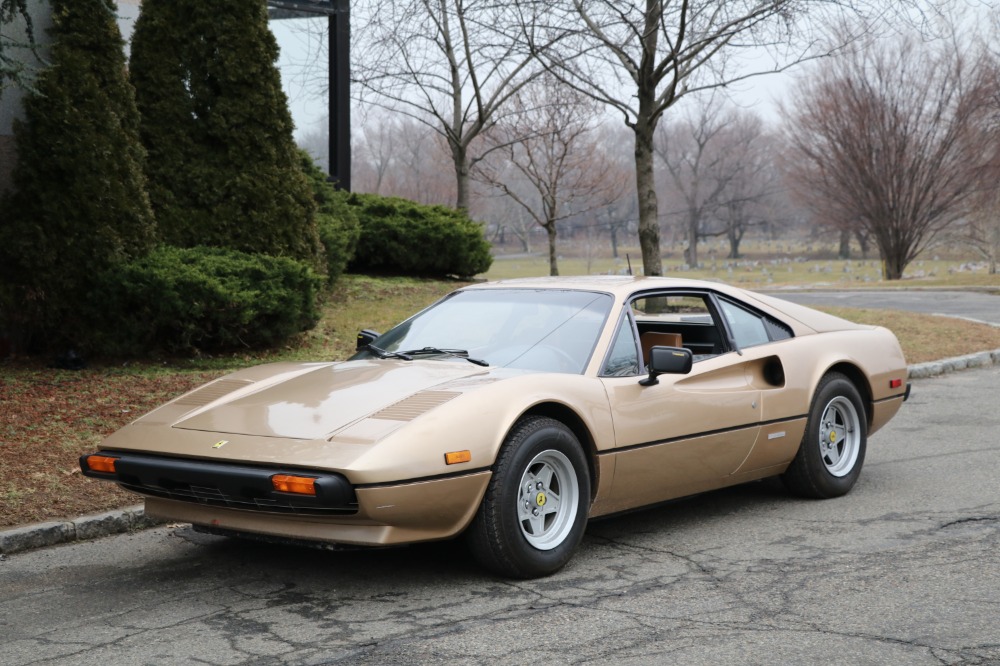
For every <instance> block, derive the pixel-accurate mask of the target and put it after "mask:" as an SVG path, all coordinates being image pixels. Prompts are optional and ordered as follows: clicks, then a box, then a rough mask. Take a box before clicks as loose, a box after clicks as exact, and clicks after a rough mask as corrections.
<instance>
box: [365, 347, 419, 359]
mask: <svg viewBox="0 0 1000 666" xmlns="http://www.w3.org/2000/svg"><path fill="white" fill-rule="evenodd" d="M365 349H367V350H368V351H370V352H371V353H373V354H375V355H376V356H378V357H379V358H401V359H403V360H404V361H412V360H413V357H412V356H409V355H407V354H404V353H403V352H394V351H386V350H384V349H382V348H381V347H376V346H375V345H365Z"/></svg>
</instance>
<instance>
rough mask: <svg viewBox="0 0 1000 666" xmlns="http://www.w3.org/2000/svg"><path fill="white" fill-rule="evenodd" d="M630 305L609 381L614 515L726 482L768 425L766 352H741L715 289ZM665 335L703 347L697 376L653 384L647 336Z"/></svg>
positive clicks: (697, 359)
mask: <svg viewBox="0 0 1000 666" xmlns="http://www.w3.org/2000/svg"><path fill="white" fill-rule="evenodd" d="M630 306H631V307H630V308H628V309H627V312H626V313H625V314H624V316H623V318H622V321H621V324H620V326H619V330H618V333H617V335H616V338H615V340H614V341H613V343H612V349H611V352H610V353H609V355H608V361H607V362H606V363H605V372H604V373H602V374H603V376H602V377H601V381H602V382H603V384H604V388H605V391H606V392H607V396H608V402H609V405H610V408H611V414H612V419H613V423H614V429H615V448H614V449H613V450H612V451H610V452H608V453H606V454H605V455H611V456H614V459H615V460H614V462H615V465H614V470H615V471H614V480H613V482H612V488H611V493H610V496H608V497H607V502H606V504H605V506H604V508H605V509H606V510H608V511H614V510H622V509H626V508H631V507H634V506H641V505H644V504H651V503H655V502H659V501H663V500H667V499H671V498H674V497H680V496H683V495H689V494H692V493H695V492H700V491H703V490H708V489H711V488H717V487H720V486H723V485H726V481H727V479H728V478H729V477H730V476H731V475H732V474H733V472H735V471H736V470H737V469H738V468H739V467H740V466H741V464H742V463H743V461H744V460H746V459H747V456H748V455H749V453H750V451H751V449H752V448H753V446H754V443H755V441H756V439H757V435H758V432H759V429H760V419H761V390H762V387H761V386H760V385H759V384H758V383H757V382H755V381H753V378H754V376H755V375H754V372H753V371H752V370H753V366H754V365H755V364H757V365H759V364H760V362H761V361H760V355H759V354H752V353H744V354H740V353H737V351H735V349H734V348H733V347H734V345H733V344H732V342H731V340H730V338H729V332H728V328H727V327H726V325H725V324H724V323H723V320H722V318H721V314H720V311H719V309H718V306H717V304H716V301H715V300H714V297H712V295H711V294H709V293H707V292H704V293H698V292H684V293H663V294H650V295H645V296H643V297H641V298H640V299H635V300H634V301H633V302H632V303H631V304H630ZM657 332H658V333H661V334H662V333H666V332H669V333H670V334H673V335H678V334H679V335H680V336H681V340H680V342H681V346H683V347H684V348H687V349H689V350H692V349H693V350H695V351H697V352H699V353H697V354H695V355H694V363H693V364H692V368H691V372H690V373H688V374H686V375H659V376H658V377H657V379H658V382H657V383H656V384H654V385H649V386H645V385H642V384H640V383H639V380H640V379H642V378H643V377H645V376H646V373H645V370H644V363H645V361H644V359H643V358H642V340H641V337H642V335H643V334H647V335H648V334H650V333H657ZM630 349H631V352H630ZM630 354H631V359H629V356H630ZM629 373H631V374H629Z"/></svg>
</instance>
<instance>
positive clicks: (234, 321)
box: [94, 247, 321, 355]
mask: <svg viewBox="0 0 1000 666" xmlns="http://www.w3.org/2000/svg"><path fill="white" fill-rule="evenodd" d="M320 284H321V280H320V278H318V277H317V276H316V274H315V273H314V272H313V271H312V269H311V268H310V267H308V266H307V265H306V264H304V263H302V262H299V261H296V260H294V259H289V258H285V257H270V256H267V255H251V254H245V253H243V252H238V251H235V250H224V249H219V248H206V247H197V248H190V249H181V248H174V247H161V248H159V249H157V250H155V251H154V252H152V253H151V254H150V255H149V256H147V257H145V258H143V259H140V260H137V261H133V262H130V263H127V264H124V265H122V266H120V267H118V268H117V269H115V270H113V271H110V272H108V273H106V274H105V275H104V277H103V279H102V280H101V283H100V286H99V288H98V293H97V294H96V296H97V298H95V299H94V301H95V302H100V303H102V304H103V306H102V309H104V310H106V311H108V312H111V313H116V314H115V316H114V319H113V320H112V321H108V322H106V323H103V324H102V320H101V318H100V316H101V315H100V313H97V312H95V313H94V320H95V330H103V333H100V334H99V339H98V340H97V347H98V349H99V350H100V351H102V352H104V353H110V354H115V355H133V354H139V353H147V352H150V351H164V352H171V353H178V352H181V353H186V352H191V351H223V350H228V349H236V348H248V347H249V348H257V347H267V346H273V345H276V344H279V343H281V342H283V341H284V340H286V339H287V338H288V337H290V336H291V335H294V334H295V333H298V332H301V331H304V330H307V329H309V328H311V327H312V326H314V325H315V323H316V322H317V321H318V319H319V313H318V311H317V308H316V297H317V293H318V289H319V287H320Z"/></svg>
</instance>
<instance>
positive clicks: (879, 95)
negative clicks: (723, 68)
mask: <svg viewBox="0 0 1000 666" xmlns="http://www.w3.org/2000/svg"><path fill="white" fill-rule="evenodd" d="M986 65H987V60H986V58H985V57H984V56H983V53H982V52H981V51H980V50H978V49H976V48H974V47H963V48H958V47H957V44H956V43H955V42H954V41H951V42H938V43H936V44H932V43H925V42H921V41H920V40H918V39H916V38H914V37H900V38H898V39H897V40H895V41H893V42H890V43H886V42H883V43H878V44H875V43H870V44H866V45H865V48H863V49H862V48H859V49H856V50H854V51H853V52H851V53H850V54H847V55H844V56H843V57H840V58H837V59H834V60H831V61H829V62H827V63H824V64H823V65H822V66H821V67H819V68H818V71H817V72H815V73H812V75H811V76H810V77H809V78H808V79H803V80H802V81H801V82H800V83H799V85H798V89H797V97H796V99H795V100H794V102H793V103H792V105H791V106H790V108H792V109H794V112H793V113H791V114H790V115H791V116H792V117H791V121H790V123H789V133H790V138H791V142H792V145H793V148H794V150H795V151H797V152H798V153H799V155H800V156H801V157H802V158H803V159H804V160H805V163H806V165H807V166H806V168H803V169H801V170H800V171H799V172H798V173H797V174H796V178H795V182H797V184H798V187H799V188H800V191H801V192H802V193H803V195H804V196H805V197H806V198H808V199H811V200H812V201H813V202H814V205H815V206H822V207H824V208H825V209H827V210H829V211H832V214H833V215H834V217H836V218H839V219H841V220H857V221H858V224H860V226H861V227H862V228H863V229H865V230H867V231H868V232H870V233H871V236H872V238H873V240H874V242H875V244H876V245H877V247H878V248H879V253H880V255H881V258H882V262H883V273H884V275H885V278H886V279H888V280H897V279H899V278H901V277H902V275H903V270H904V269H905V268H906V266H907V265H908V264H909V263H910V262H911V261H913V259H914V258H915V257H916V256H917V255H918V254H919V253H920V252H921V251H922V250H924V249H925V248H926V247H927V246H928V244H930V243H931V242H932V241H933V240H934V239H935V238H936V237H937V236H938V235H939V234H940V233H941V232H942V230H944V229H945V228H947V227H948V226H949V225H950V224H952V223H953V222H954V221H955V220H956V219H959V218H960V217H962V216H963V215H964V213H965V212H966V210H967V207H968V206H969V205H970V204H971V203H972V196H973V195H974V194H975V192H976V190H977V184H978V175H979V174H980V173H981V172H982V171H983V169H984V168H985V167H986V166H987V163H986V161H987V159H988V158H987V156H986V155H985V154H984V153H983V152H982V151H977V150H974V149H972V150H970V148H973V147H974V146H975V139H976V138H977V137H979V136H981V128H982V126H983V124H984V123H986V122H987V120H988V115H987V114H988V112H989V110H990V109H989V104H988V102H987V98H986V96H985V95H984V90H986V89H989V88H990V86H992V85H994V84H995V81H993V80H991V78H990V70H989V68H988V67H987V66H986Z"/></svg>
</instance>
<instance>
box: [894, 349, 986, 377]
mask: <svg viewBox="0 0 1000 666" xmlns="http://www.w3.org/2000/svg"><path fill="white" fill-rule="evenodd" d="M991 365H1000V349H994V350H993V351H984V352H979V353H976V354H966V355H965V356H956V357H954V358H946V359H944V360H941V361H930V362H929V363H917V364H916V365H911V366H910V367H909V371H910V379H925V378H927V377H937V376H939V375H946V374H948V373H951V372H955V371H956V370H965V369H967V368H987V367H989V366H991Z"/></svg>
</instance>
